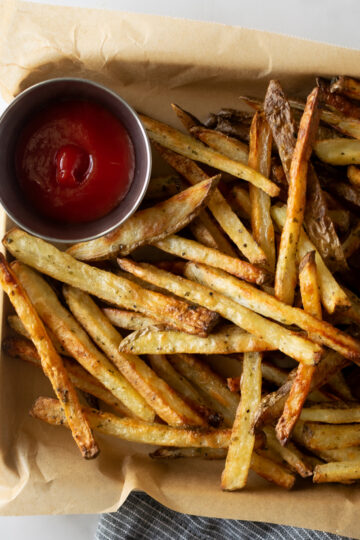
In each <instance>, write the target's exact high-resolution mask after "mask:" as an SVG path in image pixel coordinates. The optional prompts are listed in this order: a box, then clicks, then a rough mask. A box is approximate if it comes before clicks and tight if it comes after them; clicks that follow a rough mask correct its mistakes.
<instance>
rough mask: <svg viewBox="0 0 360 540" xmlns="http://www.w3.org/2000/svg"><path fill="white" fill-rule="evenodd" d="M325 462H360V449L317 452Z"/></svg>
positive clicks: (351, 447)
mask: <svg viewBox="0 0 360 540" xmlns="http://www.w3.org/2000/svg"><path fill="white" fill-rule="evenodd" d="M316 453H317V454H318V455H319V456H320V457H321V458H322V459H324V460H325V461H360V447H359V446H350V447H348V448H333V449H332V450H316Z"/></svg>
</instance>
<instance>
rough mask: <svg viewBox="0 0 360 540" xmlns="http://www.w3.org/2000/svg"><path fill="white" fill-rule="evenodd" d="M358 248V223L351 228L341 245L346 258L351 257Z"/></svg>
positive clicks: (359, 234)
mask: <svg viewBox="0 0 360 540" xmlns="http://www.w3.org/2000/svg"><path fill="white" fill-rule="evenodd" d="M359 247H360V221H358V223H357V224H356V225H355V227H353V228H352V229H351V230H350V232H349V234H348V236H347V237H346V239H345V240H344V243H343V245H342V248H343V252H344V255H345V257H346V258H348V257H351V255H353V254H354V253H355V251H357V250H358V249H359Z"/></svg>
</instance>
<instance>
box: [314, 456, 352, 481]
mask: <svg viewBox="0 0 360 540" xmlns="http://www.w3.org/2000/svg"><path fill="white" fill-rule="evenodd" d="M359 479H360V463H358V462H357V461H335V462H332V463H331V462H330V463H324V464H322V465H316V467H315V469H314V477H313V482H314V484H322V483H324V482H340V483H346V484H347V483H349V482H351V481H353V480H359Z"/></svg>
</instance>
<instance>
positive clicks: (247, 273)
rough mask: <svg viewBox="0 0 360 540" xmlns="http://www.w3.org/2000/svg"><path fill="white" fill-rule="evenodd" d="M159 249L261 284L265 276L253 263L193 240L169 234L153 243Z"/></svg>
mask: <svg viewBox="0 0 360 540" xmlns="http://www.w3.org/2000/svg"><path fill="white" fill-rule="evenodd" d="M154 245H155V246H156V247H158V248H159V249H162V250H163V251H166V252H167V253H171V254H172V255H177V256H178V257H182V258H184V259H188V260H190V261H195V262H202V263H204V264H209V265H210V266H215V267H216V268H221V269H222V270H226V271H227V272H229V274H233V275H234V276H237V277H239V278H242V279H245V281H250V282H251V283H256V284H257V285H261V284H262V283H264V281H265V280H266V278H267V275H266V272H265V271H264V270H262V269H260V268H257V267H256V266H254V265H253V264H250V263H248V262H246V261H242V260H240V259H238V258H234V257H229V256H228V255H225V253H221V252H220V251H217V250H215V249H211V248H208V247H206V246H202V245H201V244H199V243H198V242H195V241H194V240H189V239H188V238H183V237H181V236H177V235H170V236H168V237H167V238H164V239H163V240H160V241H158V242H156V243H155V244H154Z"/></svg>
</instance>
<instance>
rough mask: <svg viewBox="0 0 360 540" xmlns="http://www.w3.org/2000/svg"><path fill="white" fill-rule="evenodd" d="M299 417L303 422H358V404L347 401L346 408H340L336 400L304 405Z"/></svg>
mask: <svg viewBox="0 0 360 540" xmlns="http://www.w3.org/2000/svg"><path fill="white" fill-rule="evenodd" d="M300 418H301V420H303V421H304V422H322V423H324V424H356V423H360V406H357V405H356V404H353V403H349V404H348V405H347V407H346V408H342V407H339V405H338V404H337V402H330V403H322V404H321V405H312V406H311V407H305V408H304V409H303V410H302V412H301V416H300Z"/></svg>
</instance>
